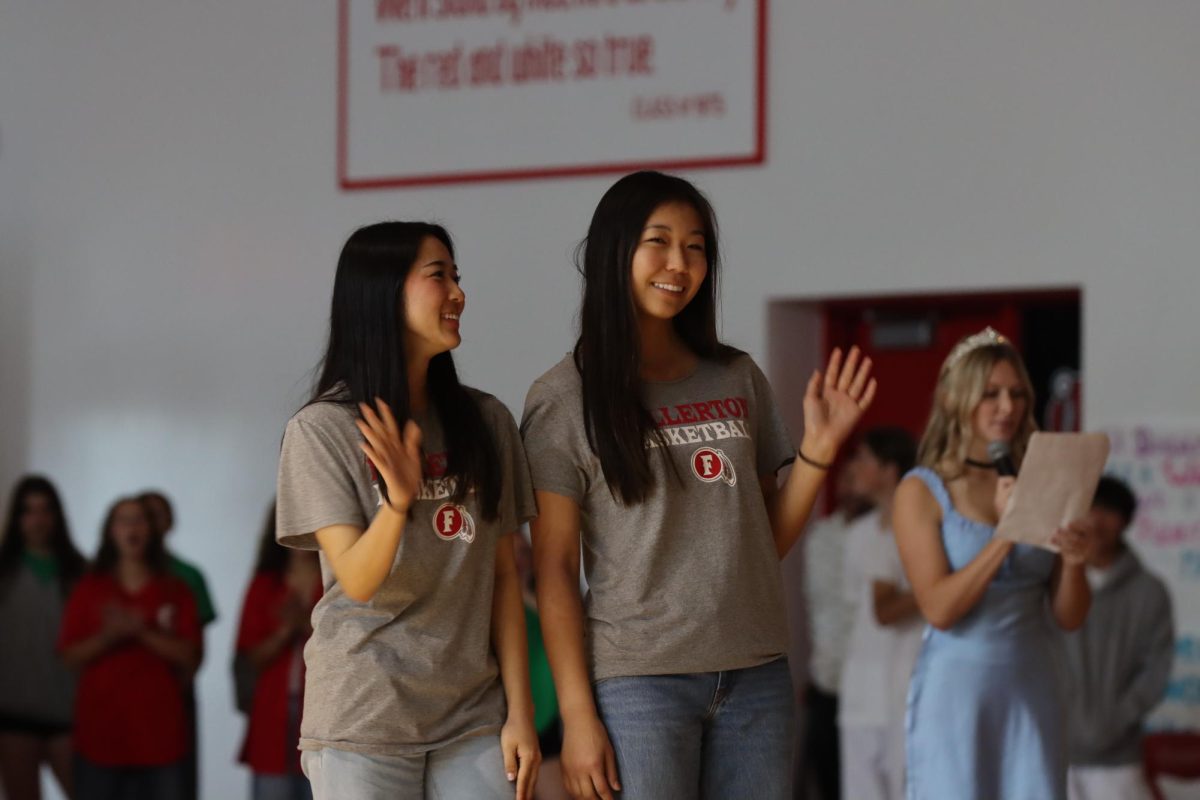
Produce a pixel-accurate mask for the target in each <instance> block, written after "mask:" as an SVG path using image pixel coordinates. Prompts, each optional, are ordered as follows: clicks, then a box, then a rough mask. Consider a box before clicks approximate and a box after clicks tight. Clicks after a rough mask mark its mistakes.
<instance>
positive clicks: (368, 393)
mask: <svg viewBox="0 0 1200 800" xmlns="http://www.w3.org/2000/svg"><path fill="white" fill-rule="evenodd" d="M429 237H433V238H435V239H437V240H438V241H439V242H441V243H442V244H444V245H445V246H446V249H447V250H448V251H449V252H450V255H451V257H453V255H454V245H453V244H452V243H451V241H450V234H449V233H447V232H446V229H445V228H443V227H441V226H440V225H433V224H430V223H427V222H380V223H377V224H375V225H368V226H366V227H364V228H359V229H358V230H357V231H355V232H354V233H353V234H351V236H350V238H349V239H348V240H347V241H346V244H345V246H343V247H342V254H341V256H340V257H339V258H338V267H337V277H336V278H334V282H333V303H332V308H331V310H330V314H329V345H328V347H327V348H326V351H325V358H324V359H323V361H322V365H321V371H320V377H319V378H318V379H317V384H316V387H315V388H314V390H313V394H312V397H311V398H310V399H309V403H310V404H311V403H317V402H336V403H343V404H346V405H349V406H350V407H352V408H354V409H356V410H357V408H358V403H367V404H369V405H373V404H374V399H375V398H376V397H379V398H382V399H383V400H384V401H385V402H386V403H387V404H388V405H389V406H391V408H392V412H393V413H394V414H395V416H396V419H397V420H399V421H400V422H401V423H403V422H404V420H406V419H408V418H409V417H410V416H411V414H412V402H411V398H410V397H409V396H408V363H407V359H406V358H405V354H404V281H405V279H406V278H407V277H408V273H409V271H410V270H411V269H412V266H413V263H414V262H415V261H416V258H417V252H418V251H419V250H420V248H421V243H422V242H423V241H424V240H425V239H427V238H429ZM428 380H429V398H430V401H431V403H432V405H433V407H434V409H435V410H436V411H437V414H438V418H439V420H440V421H441V424H442V430H443V432H444V435H445V440H446V450H447V454H448V458H447V464H446V476H447V477H450V476H453V477H454V478H456V479H457V489H456V493H455V500H456V501H461V500H462V498H463V497H465V496H466V493H467V491H468V490H469V489H471V488H474V489H475V492H476V494H477V496H478V498H479V504H480V509H481V510H482V512H483V515H484V517H486V518H487V519H490V520H494V519H496V518H498V517H499V509H500V480H501V476H500V458H499V456H498V455H497V451H496V443H495V441H494V440H493V438H492V433H491V431H490V430H489V428H488V426H487V423H486V422H485V421H484V418H483V412H482V410H481V409H480V408H479V404H478V403H477V402H476V401H475V398H474V397H472V396H471V393H470V392H469V391H468V390H467V388H466V387H465V386H463V385H462V384H461V383H459V381H458V372H457V371H456V370H455V368H454V359H453V358H451V356H450V353H449V352H446V353H440V354H438V355H436V356H434V357H433V359H432V360H431V361H430V362H429V375H428ZM379 490H380V492H381V493H383V496H384V497H385V498H387V486H385V485H384V482H383V481H380V482H379Z"/></svg>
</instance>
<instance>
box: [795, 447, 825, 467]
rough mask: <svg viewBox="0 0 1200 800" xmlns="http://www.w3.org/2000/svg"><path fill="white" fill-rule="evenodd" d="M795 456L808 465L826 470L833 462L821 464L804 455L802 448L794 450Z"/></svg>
mask: <svg viewBox="0 0 1200 800" xmlns="http://www.w3.org/2000/svg"><path fill="white" fill-rule="evenodd" d="M796 458H799V459H800V460H801V461H803V462H804V463H805V464H808V465H809V466H810V467H816V468H817V469H823V470H828V469H829V468H830V467H832V466H833V464H822V463H821V462H820V461H813V460H812V459H811V458H809V457H808V456H806V455H804V451H803V450H797V451H796Z"/></svg>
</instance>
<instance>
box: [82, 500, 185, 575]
mask: <svg viewBox="0 0 1200 800" xmlns="http://www.w3.org/2000/svg"><path fill="white" fill-rule="evenodd" d="M123 505H135V506H137V507H138V508H139V509H141V511H142V514H143V515H145V517H146V528H147V530H148V532H149V536H147V537H146V551H145V553H144V558H145V560H146V564H147V565H148V566H149V567H150V570H151V572H154V573H155V574H158V575H161V574H162V573H164V572H166V571H167V550H166V546H165V545H164V544H163V537H162V535H161V534H159V532H158V531H157V530H156V529H155V527H154V515H153V514H152V513H151V512H150V509H149V507H147V505H146V501H144V500H142V499H141V498H140V497H121V498H118V499H117V500H115V501H114V502H113V504H112V505H111V506H109V507H108V513H107V514H105V515H104V527H102V528H101V529H100V550H99V551H98V552H97V553H96V560H95V562H94V563H93V565H92V570H93V571H94V572H99V573H104V574H112V571H113V569H114V568H115V567H116V566H117V561H118V560H119V559H120V557H121V554H120V553H119V552H118V551H117V543H116V542H115V541H113V535H112V526H113V521H114V520H115V519H116V516H117V509H119V508H120V507H121V506H123Z"/></svg>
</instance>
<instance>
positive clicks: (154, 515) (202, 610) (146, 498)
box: [138, 489, 217, 800]
mask: <svg viewBox="0 0 1200 800" xmlns="http://www.w3.org/2000/svg"><path fill="white" fill-rule="evenodd" d="M138 499H139V500H141V502H142V505H143V506H145V507H146V511H147V513H149V515H150V521H151V523H152V524H153V525H154V530H155V532H156V533H157V534H158V535H160V536H163V537H166V536H167V534H169V533H170V532H171V530H172V529H173V528H174V527H175V510H174V509H173V508H172V507H171V501H170V500H168V499H167V496H166V495H165V494H163V493H162V492H161V491H158V490H157V489H151V490H149V491H145V492H143V493H142V494H141V496H140V497H138ZM167 566H168V570H169V571H170V573H171V574H172V575H174V576H175V577H177V578H179V579H180V580H181V581H183V582H184V583H186V584H187V586H188V588H189V589H191V591H192V597H193V598H194V599H195V601H196V615H197V617H198V618H199V620H200V627H201V628H202V629H203V628H206V627H208V625H209V623H211V622H213V621H214V620H216V618H217V609H216V607H215V606H214V605H213V601H212V596H211V595H209V593H208V584H207V582H205V580H204V574H203V573H202V572H200V570H199V569H198V568H197V567H196V566H195V565H193V564H190V563H188V562H187V561H184V560H183V559H182V558H180V557H179V556H178V555H176V554H175V553H173V552H172V551H171V550H170V548H167ZM200 658H201V659H203V658H204V640H203V635H202V636H201V642H200ZM197 669H199V665H197ZM194 678H195V675H192V676H189V680H188V683H187V685H186V686H185V687H184V702H185V703H186V704H187V708H188V720H189V725H190V727H191V743H192V746H191V748H190V749H189V751H188V754H187V756H185V757H184V775H185V781H184V784H185V790H186V792H187V794H186V800H196V798H197V797H198V796H199V789H200V776H199V771H198V768H197V763H198V761H199V744H200V743H199V737H198V736H197V733H198V731H197V727H196V726H197V716H196V687H195V684H194V682H193V679H194Z"/></svg>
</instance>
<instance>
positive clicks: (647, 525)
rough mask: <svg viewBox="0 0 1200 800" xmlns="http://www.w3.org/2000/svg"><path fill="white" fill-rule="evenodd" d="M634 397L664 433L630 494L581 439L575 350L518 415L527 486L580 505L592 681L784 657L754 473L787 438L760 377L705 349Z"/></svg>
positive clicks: (769, 539)
mask: <svg viewBox="0 0 1200 800" xmlns="http://www.w3.org/2000/svg"><path fill="white" fill-rule="evenodd" d="M642 400H643V403H644V404H645V406H646V408H647V409H648V410H649V411H650V413H651V415H652V417H653V418H654V420H655V422H656V423H657V425H658V429H659V431H660V432H661V434H662V439H661V442H660V441H659V439H658V438H652V439H651V440H650V441H648V442H646V443H645V444H646V447H647V450H648V453H647V455H648V456H649V458H650V466H651V469H652V471H653V473H654V478H655V487H654V489H653V490H652V491H651V493H650V495H649V497H648V498H647V499H646V500H645V502H643V503H640V504H637V505H633V506H626V505H624V504H623V503H622V502H621V501H620V500H618V499H616V498H615V497H614V496H613V494H612V492H611V491H610V490H609V486H608V484H607V482H606V481H605V479H604V472H603V470H602V469H601V468H600V460H599V459H598V458H597V457H596V456H595V454H594V453H593V452H592V449H591V447H590V446H589V444H588V441H587V433H586V430H585V428H584V420H583V397H582V382H581V380H580V376H579V372H578V370H577V369H576V368H575V363H574V359H573V357H572V356H571V355H568V356H567V357H566V358H564V359H563V360H562V361H561V362H559V363H558V365H556V366H555V367H554V368H552V369H551V370H550V371H549V372H547V373H546V374H545V375H543V376H542V377H541V378H539V379H538V380H537V381H536V382H534V384H533V386H532V387H531V388H530V390H529V395H528V397H527V399H526V401H525V413H524V416H523V418H522V422H521V434H522V436H523V437H524V439H525V449H526V452H527V454H528V456H529V465H530V471H531V473H532V475H533V484H534V487H535V488H536V489H540V490H543V491H548V492H554V493H555V494H560V495H563V496H565V497H568V498H570V499H571V500H573V501H574V502H575V503H577V504H578V505H579V509H580V524H581V532H580V533H581V538H582V541H583V568H584V574H585V576H586V578H587V581H588V596H587V598H586V601H585V611H584V613H585V617H586V637H585V638H586V645H587V651H588V656H589V662H590V668H591V671H592V678H593V680H602V679H604V678H611V677H619V676H629V675H663V674H677V673H685V672H712V671H718V670H729V669H741V668H745V667H753V666H758V665H760V664H765V663H767V662H768V661H772V660H774V659H776V658H779V657H780V656H782V655H783V654H784V653H785V652H786V651H787V642H788V634H787V624H786V618H785V614H784V601H783V587H782V584H781V577H780V571H779V556H778V555H777V554H776V552H775V541H774V538H773V536H772V534H771V526H770V523H769V521H768V519H767V510H766V505H765V503H764V502H763V496H762V489H761V487H760V484H759V476H760V475H774V474H775V473H776V472H777V471H778V470H779V469H780V468H781V467H782V466H784V465H785V464H786V463H788V462H789V461H790V460H791V459H792V458H793V457H794V450H793V448H792V443H791V438H790V437H789V435H788V432H787V429H786V427H785V425H784V423H783V419H782V418H781V416H780V414H779V409H778V408H777V407H776V405H775V401H774V399H773V398H772V396H771V390H770V386H769V385H768V384H767V379H766V377H765V376H764V375H763V374H762V372H761V370H759V368H758V366H757V365H755V363H754V361H753V360H752V359H751V358H750V357H749V356H745V355H740V356H737V357H736V358H734V359H733V360H732V361H730V362H729V363H726V364H721V363H717V362H714V361H701V362H700V363H699V364H698V365H697V367H696V369H695V371H694V372H692V374H690V375H688V376H687V377H685V378H683V379H681V380H678V381H670V382H648V383H647V384H646V385H645V393H644V396H643V398H642ZM668 459H669V461H668Z"/></svg>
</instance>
